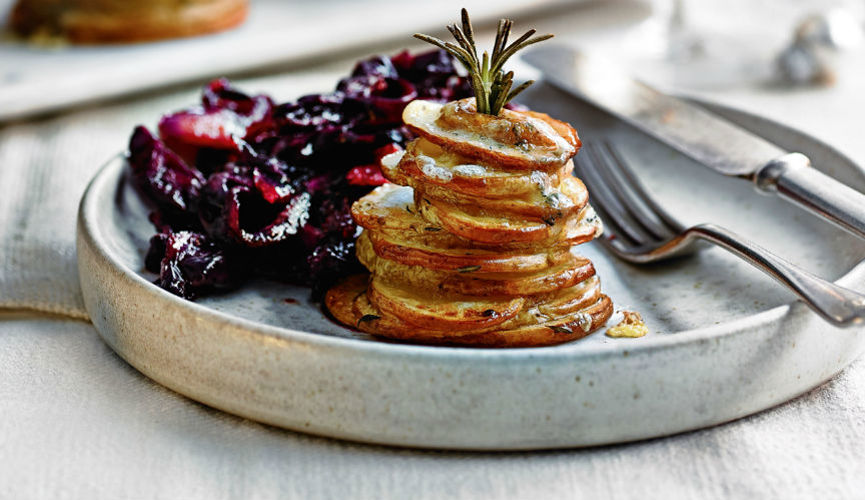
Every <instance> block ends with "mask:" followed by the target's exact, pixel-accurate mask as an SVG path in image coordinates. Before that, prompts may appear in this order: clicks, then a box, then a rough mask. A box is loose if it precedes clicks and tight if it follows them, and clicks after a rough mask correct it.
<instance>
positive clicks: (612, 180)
mask: <svg viewBox="0 0 865 500" xmlns="http://www.w3.org/2000/svg"><path fill="white" fill-rule="evenodd" d="M615 153H616V152H615V151H613V150H612V149H611V147H610V144H609V143H601V145H600V146H597V152H596V154H597V155H598V157H599V158H602V159H603V161H602V162H601V163H600V164H601V165H603V166H604V168H603V169H602V170H600V171H599V172H598V173H599V174H600V175H601V177H602V179H603V181H604V182H605V183H606V184H607V185H608V186H610V189H611V190H612V191H614V192H615V194H616V196H617V197H618V199H619V202H620V203H621V205H622V206H623V207H625V210H626V211H627V213H628V215H629V216H630V217H631V218H632V219H633V220H634V221H635V222H636V223H637V224H639V225H640V227H641V228H642V229H643V230H645V231H646V232H647V233H649V234H651V235H652V237H653V238H654V239H655V240H656V241H658V240H667V239H670V238H671V237H673V236H674V235H675V234H676V233H677V231H674V230H672V229H670V227H669V226H668V225H667V224H666V223H665V221H664V220H663V219H662V218H660V217H659V216H658V215H657V214H656V213H655V212H654V210H653V209H652V208H653V207H652V206H650V205H648V204H646V203H645V197H646V196H645V190H642V194H643V195H644V196H641V193H640V192H638V191H635V190H633V189H632V186H631V182H632V181H636V178H635V176H634V175H633V174H632V175H630V176H628V175H625V174H624V173H623V169H625V168H628V167H627V166H626V164H625V162H624V161H623V160H622V158H621V156H619V155H616V154H615Z"/></svg>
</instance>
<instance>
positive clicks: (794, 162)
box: [754, 153, 865, 238]
mask: <svg viewBox="0 0 865 500" xmlns="http://www.w3.org/2000/svg"><path fill="white" fill-rule="evenodd" d="M754 181H755V182H756V184H757V187H759V188H760V190H761V191H763V192H764V193H767V194H772V193H775V194H778V195H779V196H780V197H781V198H784V199H786V200H788V201H791V202H793V203H794V204H796V205H799V206H800V207H802V208H804V209H805V210H808V211H809V212H812V213H814V214H816V215H819V216H820V217H822V218H824V219H826V220H827V221H829V222H832V223H833V224H836V225H838V226H839V227H841V228H842V229H845V230H847V231H849V232H850V233H852V234H855V235H856V236H858V237H860V238H865V194H862V193H860V192H859V191H856V190H855V189H853V188H851V187H850V186H847V185H846V184H842V183H841V182H838V181H837V180H835V179H833V178H832V177H829V176H828V175H826V174H824V173H822V172H820V171H819V170H817V169H815V168H812V167H811V160H809V159H808V157H807V156H805V155H803V154H800V153H790V154H787V155H784V156H782V157H780V158H778V159H776V160H773V161H771V162H769V163H768V164H767V165H766V166H765V167H763V168H762V169H760V170H759V171H758V172H757V174H756V176H755V179H754Z"/></svg>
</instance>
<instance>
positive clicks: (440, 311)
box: [367, 277, 526, 331]
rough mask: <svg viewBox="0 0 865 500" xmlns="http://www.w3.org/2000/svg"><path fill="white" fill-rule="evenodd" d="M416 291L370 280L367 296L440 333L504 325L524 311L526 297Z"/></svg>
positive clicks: (417, 323) (380, 304)
mask: <svg viewBox="0 0 865 500" xmlns="http://www.w3.org/2000/svg"><path fill="white" fill-rule="evenodd" d="M414 290H418V289H409V288H405V287H401V286H398V285H394V284H389V283H385V282H384V280H382V279H381V278H377V277H373V278H372V279H371V280H370V283H369V288H368V290H367V295H368V297H369V301H370V303H371V304H372V305H374V306H375V307H376V308H377V309H378V310H380V311H387V312H388V313H390V314H392V315H394V316H396V317H398V318H400V319H401V320H403V321H405V322H407V323H411V324H412V325H415V326H419V327H422V328H430V329H438V330H451V329H455V330H461V331H462V330H473V331H477V330H478V329H480V328H487V327H492V326H496V325H500V324H502V323H504V322H505V321H507V320H509V319H511V318H513V317H515V316H516V315H517V313H519V312H520V310H522V308H523V304H524V303H525V301H526V299H524V298H523V297H509V298H479V297H458V296H453V295H447V296H442V295H435V294H419V293H416V292H415V291H414Z"/></svg>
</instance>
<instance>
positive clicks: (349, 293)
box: [325, 275, 613, 347]
mask: <svg viewBox="0 0 865 500" xmlns="http://www.w3.org/2000/svg"><path fill="white" fill-rule="evenodd" d="M366 291H367V277H366V275H356V276H352V277H350V278H348V279H346V280H345V281H343V282H341V283H339V284H337V285H336V286H334V287H333V288H331V289H330V290H329V291H328V293H327V296H326V298H325V304H326V306H327V308H328V310H329V311H330V312H331V314H333V316H334V317H335V318H336V319H337V320H338V321H340V322H341V323H343V324H345V325H347V326H350V327H353V328H356V329H359V330H361V331H364V332H367V333H371V334H373V335H379V336H382V337H388V338H392V339H398V340H408V341H412V342H423V343H431V344H449V345H466V346H490V347H533V346H543V345H553V344H560V343H562V342H568V341H571V340H576V339H578V338H581V337H584V336H586V335H588V334H589V333H591V332H592V331H594V330H596V329H597V328H599V327H601V326H602V325H603V324H604V323H605V322H606V321H607V319H609V317H610V315H611V314H612V312H613V307H612V303H611V302H610V299H609V298H608V297H607V296H606V295H600V296H598V297H597V298H596V299H595V301H594V302H592V303H590V304H588V305H586V307H584V308H583V309H581V310H579V311H577V312H573V313H571V314H568V315H566V316H564V317H561V318H558V319H555V320H550V321H543V322H534V323H531V324H525V325H522V326H517V327H514V328H502V326H503V325H506V324H507V323H504V324H503V325H496V326H492V327H486V328H483V329H481V331H470V330H468V331H466V330H454V329H451V330H443V329H441V328H439V329H432V328H425V327H419V326H416V325H413V324H411V323H408V322H406V321H404V320H402V319H400V318H398V317H396V316H394V315H392V314H389V313H387V312H383V311H381V310H380V309H378V308H377V307H375V305H373V304H372V303H371V302H370V301H369V299H368V298H367V293H366ZM512 321H513V320H511V321H509V322H508V323H510V322H512Z"/></svg>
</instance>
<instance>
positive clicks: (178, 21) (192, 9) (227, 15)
mask: <svg viewBox="0 0 865 500" xmlns="http://www.w3.org/2000/svg"><path fill="white" fill-rule="evenodd" d="M248 9H249V0H18V2H17V3H16V4H15V6H14V7H13V8H12V12H11V15H10V18H9V20H10V26H11V28H12V29H13V30H14V31H15V32H17V33H19V34H21V35H23V36H26V37H35V38H57V37H59V38H63V39H65V40H67V41H69V42H71V43H80V44H98V43H126V42H140V41H148V40H160V39H166V38H179V37H188V36H195V35H201V34H204V33H213V32H217V31H222V30H226V29H229V28H232V27H235V26H237V25H239V24H240V23H242V22H243V20H244V19H245V18H246V14H247V11H248Z"/></svg>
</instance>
